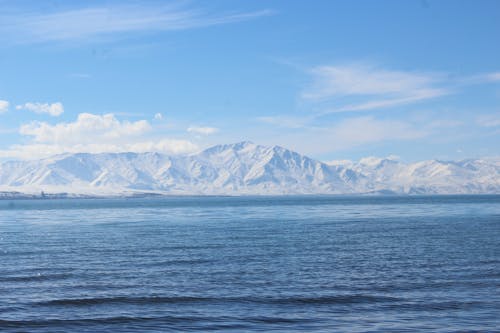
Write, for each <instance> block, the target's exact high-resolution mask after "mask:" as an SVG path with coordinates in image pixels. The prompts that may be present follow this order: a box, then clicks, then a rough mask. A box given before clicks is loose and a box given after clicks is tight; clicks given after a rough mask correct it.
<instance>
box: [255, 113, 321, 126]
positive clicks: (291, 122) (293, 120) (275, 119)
mask: <svg viewBox="0 0 500 333" xmlns="http://www.w3.org/2000/svg"><path fill="white" fill-rule="evenodd" d="M313 119H314V118H313V117H311V116H304V117H296V116H295V117H294V116H285V115H278V116H262V117H257V120H258V121H260V122H262V123H266V124H270V125H275V126H278V127H285V128H302V127H305V126H306V125H307V124H309V123H310V122H311V121H312V120H313Z"/></svg>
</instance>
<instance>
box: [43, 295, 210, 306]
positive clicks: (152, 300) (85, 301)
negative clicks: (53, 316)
mask: <svg viewBox="0 0 500 333" xmlns="http://www.w3.org/2000/svg"><path fill="white" fill-rule="evenodd" d="M213 300H216V299H214V298H209V297H191V296H172V297H160V296H158V297H156V296H152V297H146V296H145V297H126V296H118V297H96V298H66V299H54V300H50V301H42V302H38V303H36V304H37V305H42V306H51V305H55V306H66V305H70V306H88V305H100V304H113V303H116V304H160V303H189V302H209V301H213Z"/></svg>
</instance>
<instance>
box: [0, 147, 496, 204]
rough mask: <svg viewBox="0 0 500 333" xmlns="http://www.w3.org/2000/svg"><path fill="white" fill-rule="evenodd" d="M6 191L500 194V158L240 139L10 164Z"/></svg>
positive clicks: (0, 177)
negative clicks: (394, 154) (180, 152)
mask: <svg viewBox="0 0 500 333" xmlns="http://www.w3.org/2000/svg"><path fill="white" fill-rule="evenodd" d="M0 191H3V196H8V195H9V193H12V192H20V193H40V192H41V191H44V192H46V193H68V194H71V195H82V194H83V195H104V196H105V195H130V194H138V193H158V194H196V195H245V194H259V195H266V194H273V195H276V194H370V193H373V194H480V193H485V194H487V193H488V194H492V193H500V159H469V160H463V161H457V162H453V161H437V160H429V161H422V162H417V163H410V164H406V163H402V162H399V161H397V160H394V159H390V158H385V159H383V158H374V157H370V158H365V159H361V160H360V161H358V162H352V161H336V162H335V161H334V162H329V163H323V162H320V161H317V160H314V159H311V158H309V157H307V156H303V155H301V154H298V153H296V152H293V151H290V150H288V149H285V148H282V147H279V146H274V147H266V146H261V145H257V144H254V143H251V142H240V143H236V144H228V145H218V146H214V147H211V148H209V149H206V150H204V151H202V152H200V153H197V154H192V155H185V156H168V155H164V154H160V153H101V154H87V153H79V154H63V155H57V156H54V157H51V158H46V159H41V160H36V161H11V162H4V163H2V164H0Z"/></svg>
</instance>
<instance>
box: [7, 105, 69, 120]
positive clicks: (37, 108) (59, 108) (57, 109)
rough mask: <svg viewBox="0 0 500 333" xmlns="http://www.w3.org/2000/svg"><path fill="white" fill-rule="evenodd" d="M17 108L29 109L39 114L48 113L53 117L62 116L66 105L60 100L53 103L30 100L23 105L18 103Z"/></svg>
mask: <svg viewBox="0 0 500 333" xmlns="http://www.w3.org/2000/svg"><path fill="white" fill-rule="evenodd" d="M16 110H28V111H31V112H35V113H38V114H42V113H46V114H49V115H51V116H53V117H57V116H60V115H61V114H63V113H64V107H63V105H62V103H60V102H57V103H52V104H49V103H31V102H28V103H25V104H22V105H17V106H16Z"/></svg>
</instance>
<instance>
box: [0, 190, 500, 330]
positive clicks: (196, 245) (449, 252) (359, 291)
mask: <svg viewBox="0 0 500 333" xmlns="http://www.w3.org/2000/svg"><path fill="white" fill-rule="evenodd" d="M425 330H427V331H430V332H493V331H500V196H428V197H331V196H327V197H172V198H161V199H158V198H145V199H84V200H77V199H66V200H1V201H0V331H1V332H51V333H52V332H169V331H171V332H179V331H182V332H186V331H228V332H239V331H245V332H246V331H261V332H267V331H283V332H291V331H300V332H405V331H406V332H415V331H425Z"/></svg>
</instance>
